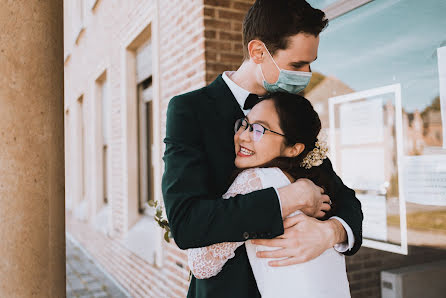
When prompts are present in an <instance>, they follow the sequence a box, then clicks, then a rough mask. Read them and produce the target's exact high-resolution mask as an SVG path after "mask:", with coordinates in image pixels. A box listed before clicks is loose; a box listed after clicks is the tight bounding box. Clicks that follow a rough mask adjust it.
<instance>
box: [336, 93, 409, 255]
mask: <svg viewBox="0 0 446 298" xmlns="http://www.w3.org/2000/svg"><path fill="white" fill-rule="evenodd" d="M387 93H394V94H395V116H396V117H395V123H396V124H395V125H396V145H397V166H398V186H399V189H398V192H399V207H400V237H401V245H395V244H391V243H383V242H381V241H376V240H372V239H364V240H363V246H367V247H370V248H376V249H380V250H384V251H390V252H394V253H399V254H403V255H407V253H408V247H407V222H406V200H405V195H404V191H403V190H404V179H403V178H402V174H403V168H402V167H403V160H402V159H403V156H404V155H403V154H404V152H403V120H402V119H403V117H402V113H403V110H402V105H401V84H393V85H388V86H384V87H379V88H374V89H368V90H364V91H360V92H354V93H349V94H346V95H341V96H336V97H331V98H329V99H328V102H329V119H330V138H329V142H330V149H331V150H332V152H333V154H332V155H331V156H330V158H331V160H332V164H333V168H334V169H336V168H337V167H336V166H337V161H336V129H335V105H337V104H342V103H346V102H350V101H355V100H359V99H363V98H367V97H371V96H377V95H380V94H387Z"/></svg>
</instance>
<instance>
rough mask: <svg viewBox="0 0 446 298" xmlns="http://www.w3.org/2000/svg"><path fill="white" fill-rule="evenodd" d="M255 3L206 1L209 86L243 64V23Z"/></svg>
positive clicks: (245, 0)
mask: <svg viewBox="0 0 446 298" xmlns="http://www.w3.org/2000/svg"><path fill="white" fill-rule="evenodd" d="M253 3H254V1H253V0H239V1H235V0H204V36H205V49H206V52H205V56H206V82H207V83H210V82H212V81H213V80H214V79H215V78H216V77H217V76H218V75H219V74H220V73H222V72H223V71H225V70H237V69H238V67H239V66H240V65H241V64H242V61H243V45H242V22H243V18H244V16H245V14H246V12H247V11H248V9H249V8H250V7H251V5H252V4H253Z"/></svg>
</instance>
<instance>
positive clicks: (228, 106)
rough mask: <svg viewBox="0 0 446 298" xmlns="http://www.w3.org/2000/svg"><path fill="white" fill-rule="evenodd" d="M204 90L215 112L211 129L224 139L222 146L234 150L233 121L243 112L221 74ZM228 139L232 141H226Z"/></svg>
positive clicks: (241, 115)
mask: <svg viewBox="0 0 446 298" xmlns="http://www.w3.org/2000/svg"><path fill="white" fill-rule="evenodd" d="M206 92H207V94H208V95H209V97H208V98H209V101H210V102H209V103H210V104H211V106H212V107H213V109H212V110H213V111H214V113H215V114H214V116H215V118H214V119H215V121H214V125H215V126H214V127H213V129H215V130H216V133H217V135H220V136H222V140H225V141H224V142H223V143H222V146H223V147H224V148H225V149H228V150H230V151H231V152H234V142H233V137H234V123H235V121H236V120H237V119H239V118H242V117H243V116H244V114H243V112H242V110H241V108H240V106H239V104H238V102H237V100H236V99H235V97H234V95H233V94H232V92H231V90H230V89H229V87H228V85H226V83H225V81H224V80H223V78H222V76H221V75H219V76H218V77H217V78H216V79H215V81H213V82H212V83H211V84H210V85H209V86H207V87H206ZM228 139H229V140H232V141H229V142H228V141H227V140H228Z"/></svg>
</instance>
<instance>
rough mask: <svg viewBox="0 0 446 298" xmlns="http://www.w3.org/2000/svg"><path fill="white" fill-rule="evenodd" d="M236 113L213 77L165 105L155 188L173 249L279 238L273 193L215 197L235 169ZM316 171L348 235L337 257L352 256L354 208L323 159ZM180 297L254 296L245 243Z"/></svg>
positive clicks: (356, 224)
mask: <svg viewBox="0 0 446 298" xmlns="http://www.w3.org/2000/svg"><path fill="white" fill-rule="evenodd" d="M243 116H244V114H243V112H242V110H241V109H240V106H239V105H238V103H237V101H236V99H235V98H234V96H233V94H232V92H231V91H230V89H229V88H228V86H227V85H226V83H225V82H224V81H223V79H222V77H221V75H220V76H219V77H218V78H217V79H216V80H215V81H214V82H213V83H211V84H210V85H209V86H207V87H204V88H201V89H199V90H195V91H192V92H189V93H186V94H182V95H179V96H175V97H174V98H172V99H171V101H170V102H169V106H168V109H167V130H166V138H165V140H164V142H165V144H166V150H165V153H164V158H163V159H164V162H165V171H164V175H163V179H162V190H163V196H164V203H165V207H166V213H167V218H168V220H169V225H170V228H171V232H172V235H173V238H174V239H175V242H176V244H177V245H178V247H180V248H181V249H187V248H194V247H203V246H208V245H211V244H214V243H219V242H227V241H230V242H236V241H245V240H247V239H253V238H274V237H276V236H279V235H281V234H282V233H283V221H282V216H281V211H280V205H279V201H278V198H277V194H276V192H275V190H274V189H273V188H268V189H264V190H259V191H255V192H252V193H250V194H246V195H238V196H236V197H234V198H231V199H229V200H224V199H222V195H223V194H224V193H225V192H226V190H227V189H228V187H229V182H230V181H229V179H230V177H231V174H232V173H233V171H234V170H235V166H234V159H235V150H234V123H235V121H236V120H237V119H239V118H241V117H243ZM322 166H324V167H326V168H327V171H329V172H330V173H332V175H333V180H334V182H335V192H334V194H335V195H334V198H331V199H332V200H333V201H334V202H336V204H337V212H336V214H335V215H336V216H339V217H340V218H342V219H343V220H345V222H346V223H347V224H348V225H349V226H350V227H351V229H352V230H353V233H354V236H355V245H354V247H353V248H352V249H351V250H350V251H348V252H346V253H345V254H346V255H352V254H354V253H356V252H357V251H358V249H359V247H360V246H361V243H362V219H363V215H362V212H361V204H360V202H359V201H358V200H357V199H356V197H355V193H354V191H353V190H351V189H349V188H347V187H346V186H345V185H344V184H343V183H342V181H341V179H339V177H338V176H337V175H336V174H335V173H334V171H333V169H332V167H331V164H330V162H329V161H328V159H326V160H325V161H324V164H323V165H322ZM188 297H210V298H218V297H225V298H227V297H260V294H259V292H258V289H257V285H256V282H255V279H254V276H253V273H252V270H251V266H250V265H249V261H248V257H247V254H246V249H245V246H244V245H242V246H240V247H239V248H238V249H237V250H236V252H235V257H234V258H232V259H230V260H229V261H228V262H227V263H226V264H225V266H224V267H223V269H222V271H221V272H220V273H219V274H218V275H217V276H214V277H212V278H210V279H204V280H199V279H196V278H195V277H192V281H191V284H190V287H189V292H188Z"/></svg>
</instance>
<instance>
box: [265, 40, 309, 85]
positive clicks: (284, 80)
mask: <svg viewBox="0 0 446 298" xmlns="http://www.w3.org/2000/svg"><path fill="white" fill-rule="evenodd" d="M263 46H264V47H265V49H266V51H267V52H268V54H269V56H270V57H271V59H272V60H273V62H274V65H275V66H276V67H277V69H278V70H279V78H278V79H277V81H276V82H275V83H273V84H270V83H268V82H267V81H266V80H265V76H264V75H263V71H262V67H261V66H260V64H258V65H259V67H260V72H261V73H262V77H263V87H264V88H265V89H266V91H268V92H270V93H274V92H287V93H292V94H297V93H299V92H300V91H302V90H304V89H305V87H307V85H308V83H310V79H311V75H312V73H311V72H306V71H293V70H285V69H280V67H279V66H278V65H277V63H276V61H274V58H273V56H272V55H271V53H270V52H269V51H268V48H267V47H266V45H265V44H263Z"/></svg>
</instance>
